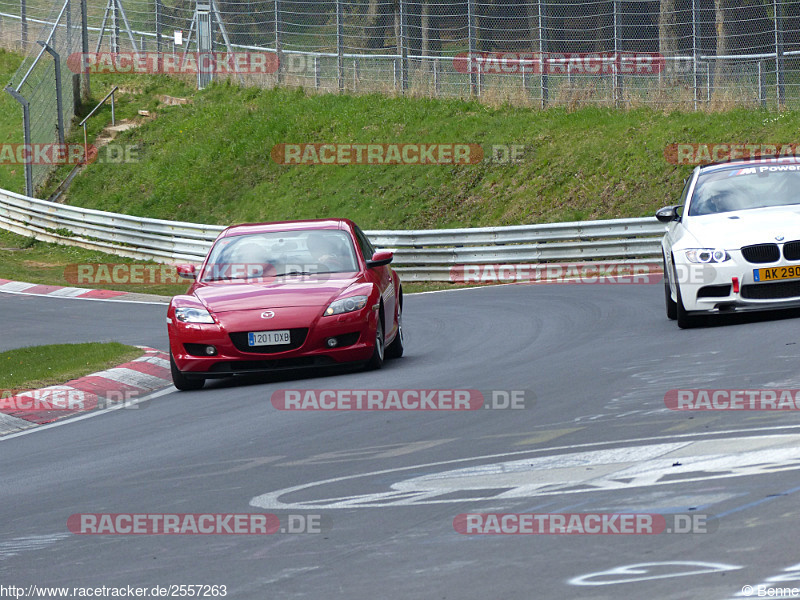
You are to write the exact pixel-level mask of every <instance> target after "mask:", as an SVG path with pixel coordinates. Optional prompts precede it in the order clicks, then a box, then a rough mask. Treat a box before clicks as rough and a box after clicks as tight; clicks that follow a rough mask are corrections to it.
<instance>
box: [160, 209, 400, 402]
mask: <svg viewBox="0 0 800 600" xmlns="http://www.w3.org/2000/svg"><path fill="white" fill-rule="evenodd" d="M392 259H393V255H392V253H391V252H385V251H384V252H376V251H375V248H374V247H373V246H372V244H371V243H370V241H369V239H368V238H367V236H366V235H364V232H363V231H361V229H359V228H358V226H357V225H356V224H355V223H353V222H352V221H349V220H347V219H328V220H310V221H289V222H283V223H262V224H253V225H237V226H234V227H229V228H227V229H226V230H225V231H223V232H222V233H221V234H220V235H219V237H217V239H216V240H215V241H214V244H213V246H212V247H211V250H210V251H209V253H208V256H207V257H206V259H205V262H204V263H203V264H202V265H201V266H200V268H199V269H197V270H196V269H195V267H194V266H193V265H182V266H180V267H178V272H179V273H180V274H181V276H183V277H187V278H191V279H194V283H193V284H192V285H191V287H190V288H189V290H188V291H187V293H186V294H184V295H181V296H175V297H174V298H173V299H172V302H170V305H169V311H168V313H167V330H168V332H169V346H170V358H171V360H170V362H171V366H172V381H173V382H174V384H175V387H176V388H178V389H179V390H195V389H199V388H201V387H203V384H204V383H205V380H206V379H208V378H214V377H228V376H232V375H240V374H245V373H253V372H260V371H274V370H281V369H296V368H306V367H310V368H314V367H316V368H319V367H324V366H330V365H337V364H341V363H364V364H365V365H366V366H367V367H368V368H374V369H377V368H380V367H381V366H382V365H383V360H384V357H386V358H395V357H399V356H402V354H403V329H402V309H403V289H402V287H401V285H400V279H399V278H398V276H397V274H396V273H395V272H394V271H393V270H392V268H391V267H390V266H389V263H390V262H392Z"/></svg>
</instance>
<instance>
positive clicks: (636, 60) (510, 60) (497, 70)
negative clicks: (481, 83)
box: [453, 52, 666, 75]
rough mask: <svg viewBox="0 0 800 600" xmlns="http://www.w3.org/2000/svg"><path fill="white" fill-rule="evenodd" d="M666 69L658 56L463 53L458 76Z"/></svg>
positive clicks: (455, 65)
mask: <svg viewBox="0 0 800 600" xmlns="http://www.w3.org/2000/svg"><path fill="white" fill-rule="evenodd" d="M665 66H666V62H665V60H664V57H663V56H662V55H661V54H658V53H655V52H565V53H558V52H462V53H461V54H457V55H456V56H455V57H454V58H453V68H454V69H455V70H456V71H457V72H458V73H482V74H494V75H515V74H530V75H613V74H619V75H658V74H659V73H661V72H662V71H664V68H665Z"/></svg>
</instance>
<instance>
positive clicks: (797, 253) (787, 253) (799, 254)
mask: <svg viewBox="0 0 800 600" xmlns="http://www.w3.org/2000/svg"><path fill="white" fill-rule="evenodd" d="M783 258H785V259H786V260H800V241H794V242H786V243H785V244H784V245H783Z"/></svg>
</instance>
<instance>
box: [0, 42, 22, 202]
mask: <svg viewBox="0 0 800 600" xmlns="http://www.w3.org/2000/svg"><path fill="white" fill-rule="evenodd" d="M20 63H22V57H21V56H20V55H19V54H14V53H12V52H7V51H5V50H3V49H2V48H0V87H5V86H6V84H7V83H8V82H9V80H10V79H11V76H12V75H13V74H14V73H15V72H16V70H17V68H19V65H20ZM21 143H22V107H21V106H20V104H19V102H17V101H16V100H14V98H12V97H11V95H10V94H9V93H8V92H6V91H5V90H0V144H21ZM0 188H1V189H4V190H11V191H12V192H22V191H24V190H25V168H24V167H23V166H22V165H0Z"/></svg>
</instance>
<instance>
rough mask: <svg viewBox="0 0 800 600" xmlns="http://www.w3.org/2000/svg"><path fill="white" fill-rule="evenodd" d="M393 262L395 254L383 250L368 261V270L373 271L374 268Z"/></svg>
mask: <svg viewBox="0 0 800 600" xmlns="http://www.w3.org/2000/svg"><path fill="white" fill-rule="evenodd" d="M393 260H394V252H389V251H388V250H381V251H379V252H376V253H375V254H373V255H372V258H371V259H369V260H368V261H367V268H368V269H371V268H372V267H382V266H383V265H388V264H389V263H390V262H392V261H393Z"/></svg>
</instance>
